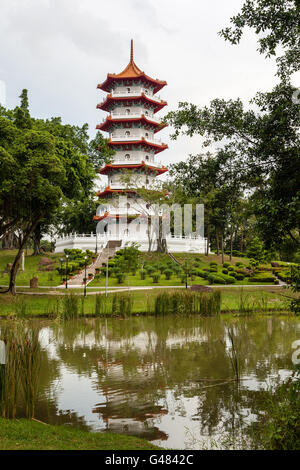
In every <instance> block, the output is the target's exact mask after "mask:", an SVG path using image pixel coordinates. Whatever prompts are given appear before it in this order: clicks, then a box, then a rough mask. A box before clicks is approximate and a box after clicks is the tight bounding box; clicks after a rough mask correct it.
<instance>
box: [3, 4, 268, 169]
mask: <svg viewBox="0 0 300 470" xmlns="http://www.w3.org/2000/svg"><path fill="white" fill-rule="evenodd" d="M242 4H243V0H227V1H226V2H224V0H201V1H197V2H196V1H194V0H185V1H184V2H183V1H181V0H161V1H159V2H158V1H157V0H143V1H142V0H111V1H110V2H107V1H100V0H85V1H84V2H82V1H80V0H72V1H71V0H1V7H0V8H1V12H0V44H1V45H2V46H4V47H1V49H0V79H2V80H4V81H5V82H6V93H7V97H6V102H7V106H8V107H13V106H15V105H16V104H17V102H18V96H19V95H20V92H21V90H22V88H28V90H29V97H30V106H31V112H32V114H33V115H34V116H39V117H50V116H62V118H63V120H64V121H65V122H70V123H74V124H83V123H84V122H88V123H89V126H90V133H91V135H93V134H94V133H95V126H96V124H97V123H98V122H99V121H100V120H102V119H103V116H104V113H102V112H100V111H99V110H96V104H97V103H98V102H99V101H100V100H101V99H102V97H103V93H102V92H99V90H96V85H97V83H99V82H101V81H103V80H104V79H105V77H106V74H107V73H108V72H116V73H118V72H120V71H121V70H123V69H124V67H125V66H126V65H127V63H128V60H129V47H130V39H131V38H132V37H133V38H134V53H135V61H136V63H137V65H138V66H139V67H140V68H141V69H142V70H144V71H145V72H146V73H147V74H148V75H151V76H153V77H154V78H160V79H163V80H167V82H168V86H167V87H165V88H164V89H163V90H162V92H161V95H162V96H163V97H165V98H166V99H167V101H168V103H169V106H168V109H166V110H165V111H164V112H167V111H168V110H170V109H176V107H177V104H178V102H179V101H190V102H193V103H195V104H199V105H204V104H208V103H209V101H210V100H211V99H213V98H215V97H223V98H235V97H238V96H240V97H241V98H242V99H244V100H245V101H247V100H248V99H250V98H251V97H252V96H253V95H254V94H255V92H256V91H258V90H267V89H270V88H271V87H272V86H273V85H274V84H275V81H276V80H275V78H274V72H275V66H274V61H271V60H265V59H264V58H263V57H262V56H260V55H259V54H258V52H257V51H256V48H257V45H256V37H255V35H254V34H253V33H252V32H248V33H247V34H246V36H245V38H244V39H243V40H242V42H241V44H240V45H239V46H231V45H230V44H229V43H225V41H224V40H223V39H222V38H221V37H219V36H218V31H219V30H220V29H221V28H222V27H224V26H226V25H228V24H229V18H230V17H231V16H232V15H233V14H235V13H236V12H238V11H239V9H240V7H241V5H242ZM162 114H163V113H162ZM169 133H170V129H168V128H167V129H164V130H163V131H162V132H161V136H162V137H163V139H164V140H165V141H166V142H167V143H168V144H169V150H168V151H165V152H163V153H162V154H160V155H159V157H160V159H161V160H162V161H164V162H167V163H169V162H174V161H178V160H180V159H183V158H185V157H186V156H187V155H188V154H189V153H196V152H199V151H200V150H201V148H200V143H201V139H200V138H197V137H195V138H194V139H191V140H190V139H181V140H178V141H176V142H174V141H171V140H170V139H169Z"/></svg>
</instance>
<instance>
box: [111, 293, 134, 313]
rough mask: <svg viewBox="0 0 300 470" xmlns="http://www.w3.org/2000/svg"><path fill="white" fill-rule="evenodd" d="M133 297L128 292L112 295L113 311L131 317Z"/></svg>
mask: <svg viewBox="0 0 300 470" xmlns="http://www.w3.org/2000/svg"><path fill="white" fill-rule="evenodd" d="M132 307H133V297H132V295H131V294H130V293H129V292H127V293H126V294H123V293H121V294H119V293H116V294H114V295H113V297H112V306H111V313H112V315H118V316H121V317H123V318H126V317H129V316H130V315H131V313H132Z"/></svg>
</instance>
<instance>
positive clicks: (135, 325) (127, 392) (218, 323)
mask: <svg viewBox="0 0 300 470" xmlns="http://www.w3.org/2000/svg"><path fill="white" fill-rule="evenodd" d="M229 323H230V324H231V325H232V326H233V330H234V334H235V336H236V338H237V343H238V349H239V352H240V359H241V367H242V378H243V380H242V382H241V385H240V386H239V387H238V386H237V385H236V383H234V382H227V379H229V378H231V377H232V368H231V363H230V360H229V357H228V355H227V352H226V351H227V350H228V348H229V347H230V346H229V345H230V342H229V338H228V335H227V327H228V325H229ZM299 325H300V324H299V322H297V321H296V320H295V319H293V318H290V319H289V318H286V319H280V318H266V317H264V318H250V319H234V320H231V321H229V320H227V321H225V320H224V319H222V318H199V317H188V318H182V317H181V318H179V317H178V318H177V317H176V318H172V317H167V318H154V317H139V318H136V317H135V318H132V319H128V320H120V319H113V320H104V319H99V320H98V319H97V320H96V319H85V320H82V321H77V322H68V323H57V322H52V323H50V322H39V321H36V322H35V327H36V328H38V329H39V330H40V341H41V344H42V346H43V349H44V356H43V366H42V372H41V392H42V393H41V399H40V401H39V403H38V405H37V412H36V417H37V418H38V419H40V420H42V421H46V422H48V423H58V424H65V425H66V424H68V425H75V426H79V427H81V428H85V429H90V430H96V431H99V430H102V431H113V432H121V433H126V434H132V435H137V436H141V437H145V438H146V439H148V440H151V441H153V442H155V443H157V444H159V445H163V446H166V447H176V448H189V447H195V448H197V447H199V446H201V442H202V441H203V440H205V439H206V440H207V439H208V438H215V439H216V440H218V439H219V437H220V435H221V434H223V433H224V432H228V433H230V434H231V435H233V436H234V435H235V433H239V431H240V429H241V428H242V426H244V424H245V422H247V421H249V420H251V419H253V418H255V414H256V412H257V410H258V409H259V404H260V401H261V399H262V395H263V391H262V390H261V389H262V388H263V387H265V388H266V386H267V384H268V383H271V381H272V380H273V379H274V378H275V377H277V376H278V374H281V376H282V377H284V376H286V375H287V374H289V373H290V371H291V369H292V362H291V343H292V342H293V341H294V340H296V339H299Z"/></svg>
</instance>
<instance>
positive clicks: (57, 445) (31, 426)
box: [0, 418, 159, 450]
mask: <svg viewBox="0 0 300 470" xmlns="http://www.w3.org/2000/svg"><path fill="white" fill-rule="evenodd" d="M147 449H149V450H152V449H159V448H158V447H156V446H154V445H152V444H150V443H149V442H147V441H146V440H144V439H139V438H136V437H132V436H125V435H119V434H112V433H92V432H88V431H82V430H80V429H76V428H70V427H65V426H52V425H45V424H41V423H38V422H35V421H28V420H25V419H20V420H19V419H18V420H8V419H3V418H0V450H147Z"/></svg>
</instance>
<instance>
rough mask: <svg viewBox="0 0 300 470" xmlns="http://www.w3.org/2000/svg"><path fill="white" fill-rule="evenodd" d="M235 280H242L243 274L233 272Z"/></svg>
mask: <svg viewBox="0 0 300 470" xmlns="http://www.w3.org/2000/svg"><path fill="white" fill-rule="evenodd" d="M234 277H235V278H236V280H237V281H243V280H244V276H243V274H240V273H235V276H234Z"/></svg>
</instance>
